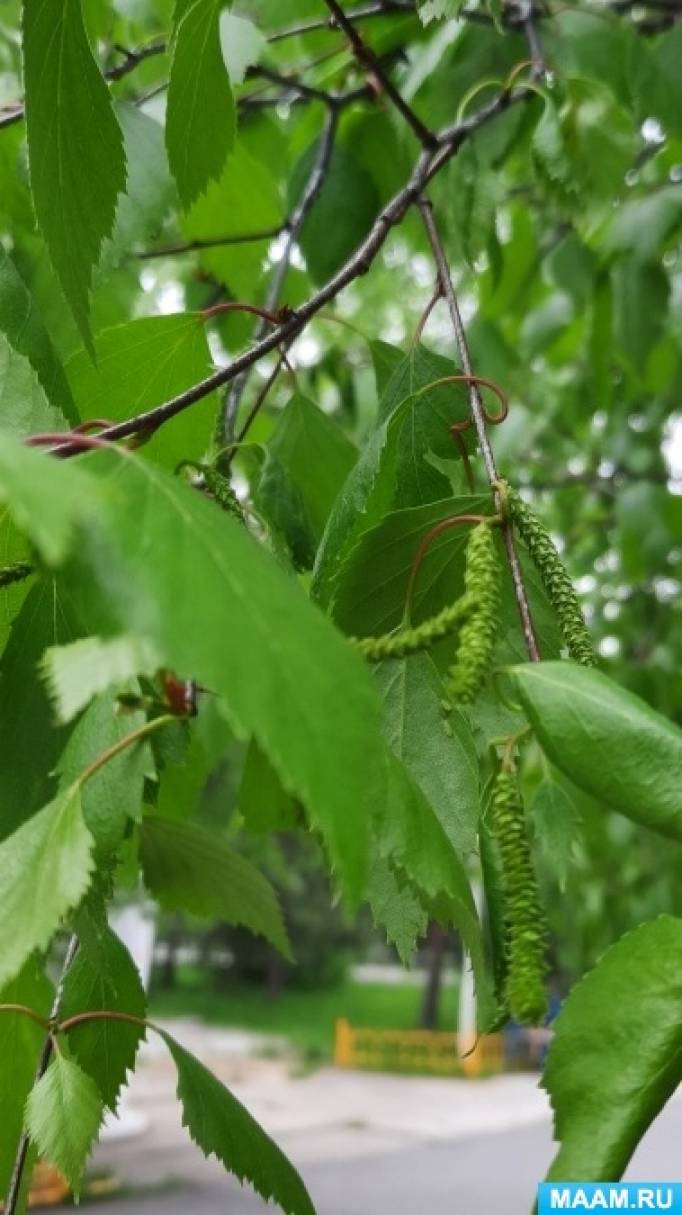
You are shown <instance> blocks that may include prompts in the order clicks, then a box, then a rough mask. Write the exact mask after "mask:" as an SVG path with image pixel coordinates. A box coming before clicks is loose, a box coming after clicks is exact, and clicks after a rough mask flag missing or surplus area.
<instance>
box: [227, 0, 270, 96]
mask: <svg viewBox="0 0 682 1215" xmlns="http://www.w3.org/2000/svg"><path fill="white" fill-rule="evenodd" d="M266 46H267V39H266V37H265V35H264V34H262V33H261V31H260V30H259V29H258V26H257V25H254V24H253V21H247V20H246V18H245V17H235V16H234V15H233V14H232V13H228V12H222V13H221V14H220V49H221V51H222V54H223V59H224V61H225V67H226V68H227V72H228V75H229V77H230V80H231V82H232V84H234V85H237V84H243V83H244V77H245V76H246V69H247V68H249V67H251V65H252V64H253V63H258V60H259V59H260V57H261V55H262V54H263V51H264V50H265V48H266Z"/></svg>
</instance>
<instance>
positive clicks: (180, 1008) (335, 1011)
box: [151, 976, 457, 1059]
mask: <svg viewBox="0 0 682 1215" xmlns="http://www.w3.org/2000/svg"><path fill="white" fill-rule="evenodd" d="M187 977H189V976H187ZM421 1000H422V989H421V987H415V986H411V985H409V984H407V983H405V984H395V985H393V984H390V985H389V984H378V983H355V982H353V980H352V979H348V980H346V981H345V982H343V983H342V984H340V985H339V986H338V987H334V988H330V989H328V990H325V991H290V992H284V993H283V994H282V995H281V996H280V997H279V999H277V1000H268V999H267V998H266V997H265V996H264V995H262V994H261V993H260V992H259V991H258V990H257V989H254V988H251V987H234V988H229V989H228V990H226V991H224V992H217V991H212V990H206V989H204V988H201V987H197V986H190V985H189V984H188V985H186V986H182V987H178V988H176V989H175V990H173V991H169V992H166V991H157V992H156V993H155V994H154V995H153V996H152V999H151V1016H152V1017H154V1016H157V1017H182V1016H193V1017H200V1018H202V1019H203V1020H204V1021H206V1022H207V1023H209V1024H212V1025H225V1026H230V1027H232V1028H235V1029H237V1028H238V1029H250V1030H253V1031H254V1032H259V1033H268V1034H277V1035H281V1036H282V1037H285V1038H288V1040H289V1041H290V1042H291V1044H292V1045H293V1046H294V1047H295V1048H296V1049H297V1050H299V1051H300V1052H301V1053H302V1054H303V1055H304V1056H306V1057H307V1058H314V1059H326V1058H330V1057H331V1054H332V1048H333V1042H334V1022H335V1021H336V1019H337V1017H346V1018H347V1019H348V1020H349V1021H350V1023H351V1025H356V1026H367V1027H371V1028H377V1029H415V1028H416V1026H417V1023H418V1018H419V1009H420V1006H421ZM456 1004H457V991H456V989H455V988H453V987H448V988H445V989H444V990H443V993H442V996H441V1009H440V1013H441V1025H440V1028H441V1029H452V1028H453V1026H454V1024H455V1016H456Z"/></svg>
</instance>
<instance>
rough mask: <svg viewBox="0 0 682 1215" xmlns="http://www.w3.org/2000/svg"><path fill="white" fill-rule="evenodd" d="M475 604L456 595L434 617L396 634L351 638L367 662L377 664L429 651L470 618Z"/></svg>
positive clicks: (464, 597)
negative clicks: (450, 602)
mask: <svg viewBox="0 0 682 1215" xmlns="http://www.w3.org/2000/svg"><path fill="white" fill-rule="evenodd" d="M474 608H475V604H474V601H473V599H472V598H471V596H470V595H468V594H466V593H465V594H464V595H462V596H460V598H459V599H457V600H456V601H455V603H452V604H449V605H448V607H444V608H443V610H442V611H440V612H438V614H437V615H436V616H431V617H430V619H429V620H424V621H423V622H422V623H421V624H418V625H415V627H414V628H409V629H401V630H400V632H399V633H384V634H383V635H382V636H381V637H360V638H357V637H354V638H353V639H352V641H353V645H355V646H356V647H357V649H358V650H359V651H360V653H361V654H362V655H364V657H365V658H366V659H367V660H368V662H381V661H382V659H384V658H405V657H407V655H408V654H417V653H418V652H419V651H420V650H429V649H430V648H431V646H432V645H435V643H436V642H437V641H442V639H443V638H444V637H449V636H450V635H451V633H454V632H455V631H456V630H457V629H458V628H459V627H460V625H461V624H462V621H464V620H466V618H467V616H469V615H471V612H472V611H473V610H474Z"/></svg>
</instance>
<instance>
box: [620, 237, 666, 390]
mask: <svg viewBox="0 0 682 1215" xmlns="http://www.w3.org/2000/svg"><path fill="white" fill-rule="evenodd" d="M611 276H612V282H613V314H614V329H615V333H616V337H617V339H618V341H619V343H620V348H621V358H622V359H623V361H624V362H626V363H627V364H629V365H630V366H631V367H632V368H633V370H635V371H636V372H638V373H639V374H641V373H642V370H643V369H644V366H645V364H646V360H647V358H648V357H649V354H650V353H651V351H652V349H653V347H654V346H655V344H656V342H657V341H658V340H659V338H660V337H661V336H662V333H663V329H664V325H665V321H666V312H667V308H668V298H669V295H670V282H669V279H668V276H667V274H666V273H665V271H664V270H663V267H662V266H660V265H650V264H647V265H642V264H641V263H640V262H639V261H637V260H636V259H635V258H634V257H632V258H620V259H619V260H618V261H617V262H616V263H615V265H614V266H613V269H612V271H611Z"/></svg>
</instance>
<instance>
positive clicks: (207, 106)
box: [166, 0, 236, 209]
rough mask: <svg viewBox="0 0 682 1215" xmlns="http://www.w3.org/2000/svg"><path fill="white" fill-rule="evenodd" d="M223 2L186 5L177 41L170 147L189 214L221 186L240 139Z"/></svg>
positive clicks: (206, 0)
mask: <svg viewBox="0 0 682 1215" xmlns="http://www.w3.org/2000/svg"><path fill="white" fill-rule="evenodd" d="M221 5H222V0H193V3H191V4H189V5H186V6H184V10H185V11H184V12H182V15H181V16H180V21H179V24H178V26H177V29H176V32H175V38H174V47H173V61H172V64H171V73H170V83H169V86H168V106H167V110H166V147H167V149H168V160H169V163H170V167H171V171H172V173H173V176H174V177H175V180H176V183H177V187H178V193H179V195H180V199H181V201H182V204H183V206H184V207H185V209H187V208H189V207H190V206H191V205H192V203H193V202H194V201H195V199H197V198H198V197H199V196H200V195H201V194H203V193H204V191H205V189H206V187H207V186H208V184H209V182H211V181H216V180H217V179H218V178H219V177H220V174H221V173H222V170H223V166H224V164H225V161H226V159H227V155H228V153H229V152H230V150H231V148H232V146H233V144H234V140H235V127H236V122H235V105H234V97H233V96H232V89H231V87H230V78H229V76H228V74H227V71H226V68H225V64H224V62H223V56H222V52H221V49H220V34H219V28H218V17H219V14H220V9H221Z"/></svg>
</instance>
